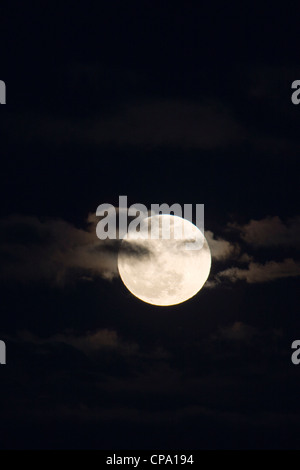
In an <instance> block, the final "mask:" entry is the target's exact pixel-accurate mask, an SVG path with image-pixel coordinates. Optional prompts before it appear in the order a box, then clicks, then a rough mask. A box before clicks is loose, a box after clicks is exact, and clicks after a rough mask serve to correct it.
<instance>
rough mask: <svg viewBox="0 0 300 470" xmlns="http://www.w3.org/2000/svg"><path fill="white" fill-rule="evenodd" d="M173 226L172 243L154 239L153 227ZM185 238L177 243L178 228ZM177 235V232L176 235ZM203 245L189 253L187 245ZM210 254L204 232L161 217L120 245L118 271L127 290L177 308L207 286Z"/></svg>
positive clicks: (144, 224)
mask: <svg viewBox="0 0 300 470" xmlns="http://www.w3.org/2000/svg"><path fill="white" fill-rule="evenodd" d="M154 222H155V223H156V224H160V225H159V227H160V229H159V230H160V232H159V233H160V235H161V233H162V229H161V227H162V226H163V225H162V224H164V223H169V224H170V228H171V230H170V236H169V239H163V237H162V236H160V237H159V238H158V239H151V238H150V235H149V233H150V232H149V230H150V228H151V224H153V223H154ZM179 226H180V227H181V230H182V232H181V233H183V234H184V235H182V237H181V238H179V239H178V235H176V237H175V235H174V233H176V227H177V228H178V227H179ZM177 233H178V232H177ZM191 241H193V242H198V243H199V242H201V243H199V246H201V248H200V249H187V242H191ZM210 267H211V253H210V249H209V246H208V243H207V241H206V239H205V237H204V235H203V234H202V232H201V231H200V230H199V229H198V227H196V226H195V225H194V224H192V223H191V222H189V221H188V220H186V219H183V218H181V217H177V216H173V215H169V214H162V215H154V216H152V217H147V218H145V219H144V220H143V221H142V222H141V225H140V232H136V231H135V230H130V228H129V231H128V233H127V234H126V236H125V237H124V239H123V240H122V243H121V247H120V251H119V254H118V270H119V274H120V277H121V279H122V281H123V283H124V284H125V286H126V287H127V289H128V290H129V291H130V292H131V293H132V294H133V295H134V296H135V297H138V298H139V299H140V300H142V301H143V302H147V303H149V304H152V305H159V306H169V305H176V304H180V303H182V302H185V301H186V300H188V299H190V298H191V297H193V296H194V295H195V294H197V292H199V290H200V289H201V288H202V287H203V285H204V284H205V282H206V280H207V278H208V275H209V272H210Z"/></svg>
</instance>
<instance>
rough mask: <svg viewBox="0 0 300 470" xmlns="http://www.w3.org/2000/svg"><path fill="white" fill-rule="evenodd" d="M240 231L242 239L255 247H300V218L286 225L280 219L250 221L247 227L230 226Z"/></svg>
mask: <svg viewBox="0 0 300 470" xmlns="http://www.w3.org/2000/svg"><path fill="white" fill-rule="evenodd" d="M228 226H229V227H231V228H233V229H235V230H238V231H239V232H240V234H241V237H242V239H243V240H244V241H245V242H246V243H248V244H249V245H252V246H254V247H268V246H269V247H273V246H291V247H298V248H299V247H300V216H296V217H293V218H290V219H288V220H287V222H286V223H284V222H283V221H282V220H281V219H280V218H279V217H277V216H275V217H265V218H264V219H261V220H253V219H252V220H250V222H249V223H247V224H245V225H238V224H228Z"/></svg>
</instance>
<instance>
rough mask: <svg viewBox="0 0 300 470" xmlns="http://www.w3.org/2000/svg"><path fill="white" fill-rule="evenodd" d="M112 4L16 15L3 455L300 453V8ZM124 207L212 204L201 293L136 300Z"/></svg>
mask: <svg viewBox="0 0 300 470" xmlns="http://www.w3.org/2000/svg"><path fill="white" fill-rule="evenodd" d="M106 3H109V5H108V6H107V5H106ZM106 3H104V2H97V6H96V7H95V6H94V7H92V8H91V7H90V6H88V5H87V4H85V3H81V4H80V3H76V4H72V7H71V8H70V7H67V6H62V5H60V6H54V5H51V6H50V2H49V4H48V5H49V6H47V2H45V3H43V6H39V7H37V6H36V5H35V6H31V7H30V5H29V4H28V2H26V3H23V4H21V3H20V4H19V5H18V6H16V7H15V8H12V7H9V6H7V7H6V9H5V8H3V12H2V13H1V17H2V19H1V33H0V40H1V54H0V55H1V69H0V70H1V75H0V79H1V80H4V81H5V83H6V87H7V104H6V105H5V106H1V114H0V129H1V173H0V190H1V218H0V227H1V231H0V257H1V264H0V291H1V292H0V293H1V321H0V339H1V340H4V341H5V343H6V346H7V364H6V365H5V366H4V365H3V366H0V387H1V388H0V396H1V399H0V416H1V420H0V423H1V424H0V448H14V449H15V448H17V449H19V448H78V449H81V448H96V449H104V448H106V449H117V448H122V449H129V448H150V449H157V448H160V449H163V448H168V449H191V448H196V449H197V448H199V449H207V448H210V449H232V448H233V449H237V448H299V447H300V441H299V433H298V423H299V419H300V406H299V398H298V397H299V393H300V381H299V373H300V365H299V369H298V368H297V366H295V365H294V364H293V363H292V362H291V353H292V350H291V344H292V342H293V341H294V340H296V339H298V338H299V337H300V320H299V276H300V256H299V248H300V214H299V152H300V135H299V124H300V106H299V107H298V106H295V105H293V104H292V102H291V94H292V90H291V84H292V82H293V81H294V80H296V79H300V68H299V51H298V48H297V44H298V39H299V38H298V36H299V34H298V32H299V26H298V24H297V15H296V14H295V15H291V13H289V15H290V16H287V17H285V14H284V11H282V10H279V8H278V9H276V7H275V6H274V5H273V6H272V10H267V8H266V11H263V8H262V7H260V8H258V9H257V10H256V9H255V8H254V7H253V8H252V10H246V9H245V10H243V11H236V10H234V8H233V7H226V8H225V7H224V10H223V11H221V10H215V9H214V7H205V8H204V7H202V6H201V5H200V2H199V3H198V2H197V3H192V2H182V4H181V6H177V5H175V4H173V2H159V3H157V4H155V3H154V2H150V1H149V2H148V1H141V2H138V3H135V2H129V4H128V2H122V3H119V2H106ZM174 3H175V2H174ZM1 9H2V7H1ZM119 195H127V196H128V203H129V204H133V203H137V202H138V203H142V204H145V205H146V206H147V207H150V205H151V204H152V203H153V204H154V203H163V202H165V203H168V204H172V203H175V202H177V203H180V204H185V203H191V204H193V205H196V204H201V203H204V205H205V230H206V236H207V240H208V243H209V245H210V248H211V251H212V270H211V274H210V277H209V280H208V282H207V284H206V285H205V287H204V288H203V289H202V290H201V291H200V292H199V294H198V295H196V296H195V297H194V298H192V299H190V300H189V301H187V302H185V303H183V304H180V305H176V306H173V307H164V308H161V307H155V306H152V305H149V304H146V303H143V302H141V301H140V300H138V299H136V298H135V297H133V296H132V295H131V294H130V293H129V292H128V291H127V290H126V288H125V286H124V285H123V284H122V282H121V280H120V279H119V277H118V274H117V271H116V257H117V246H116V244H109V243H103V242H100V241H99V240H98V238H97V236H96V231H95V224H96V217H95V213H96V209H97V206H98V205H99V204H101V203H105V202H107V203H111V204H114V205H116V206H117V205H118V198H119Z"/></svg>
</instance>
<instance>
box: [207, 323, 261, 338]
mask: <svg viewBox="0 0 300 470" xmlns="http://www.w3.org/2000/svg"><path fill="white" fill-rule="evenodd" d="M257 334H258V331H257V330H256V328H254V327H253V326H250V325H247V324H245V323H243V322H240V321H237V322H234V323H233V324H232V325H230V326H226V327H222V328H219V331H218V332H217V334H215V335H214V336H213V339H215V340H220V339H223V340H233V341H246V340H250V339H251V338H253V336H256V335H257Z"/></svg>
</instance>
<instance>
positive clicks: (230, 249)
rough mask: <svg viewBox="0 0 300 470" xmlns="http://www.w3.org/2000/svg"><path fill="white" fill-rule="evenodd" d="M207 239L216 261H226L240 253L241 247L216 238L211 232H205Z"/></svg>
mask: <svg viewBox="0 0 300 470" xmlns="http://www.w3.org/2000/svg"><path fill="white" fill-rule="evenodd" d="M205 238H206V240H207V243H208V245H209V248H210V251H211V255H212V258H214V259H216V260H226V259H228V258H231V257H233V256H235V255H238V254H239V252H240V249H239V246H238V245H237V244H233V243H231V242H229V241H227V240H224V239H223V238H220V237H218V238H215V235H214V234H213V232H211V231H210V230H206V231H205Z"/></svg>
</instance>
